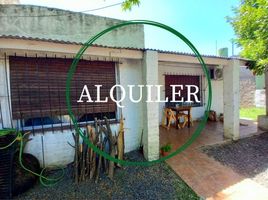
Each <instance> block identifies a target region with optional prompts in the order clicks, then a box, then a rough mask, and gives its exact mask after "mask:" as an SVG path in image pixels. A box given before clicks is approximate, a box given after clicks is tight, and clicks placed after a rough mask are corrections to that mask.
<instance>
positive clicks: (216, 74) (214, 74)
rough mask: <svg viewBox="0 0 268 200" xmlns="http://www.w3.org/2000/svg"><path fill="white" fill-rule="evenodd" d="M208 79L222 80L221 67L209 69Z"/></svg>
mask: <svg viewBox="0 0 268 200" xmlns="http://www.w3.org/2000/svg"><path fill="white" fill-rule="evenodd" d="M209 74H210V79H211V80H222V79H223V67H222V66H216V67H213V68H210V69H209Z"/></svg>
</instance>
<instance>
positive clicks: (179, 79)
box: [165, 75, 202, 107]
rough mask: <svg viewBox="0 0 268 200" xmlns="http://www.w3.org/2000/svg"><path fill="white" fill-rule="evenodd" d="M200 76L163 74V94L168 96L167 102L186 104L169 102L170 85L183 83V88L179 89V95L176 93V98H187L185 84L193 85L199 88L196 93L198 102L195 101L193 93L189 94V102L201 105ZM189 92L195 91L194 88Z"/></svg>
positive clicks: (171, 104)
mask: <svg viewBox="0 0 268 200" xmlns="http://www.w3.org/2000/svg"><path fill="white" fill-rule="evenodd" d="M201 80H202V77H201V76H192V75H165V96H166V97H168V99H169V102H167V104H168V105H169V106H175V104H186V103H173V102H172V103H171V102H170V101H171V99H172V87H171V86H170V85H183V90H181V95H180V97H179V96H178V95H176V100H181V98H182V97H183V98H184V101H186V100H187V90H186V87H185V86H186V85H195V86H197V87H198V88H199V92H198V93H197V94H196V96H197V98H198V99H199V100H200V102H196V101H195V98H194V96H193V95H191V101H193V103H191V105H192V106H195V107H197V106H202V84H201ZM191 92H195V89H194V88H191Z"/></svg>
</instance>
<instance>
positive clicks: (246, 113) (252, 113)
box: [240, 107, 265, 121]
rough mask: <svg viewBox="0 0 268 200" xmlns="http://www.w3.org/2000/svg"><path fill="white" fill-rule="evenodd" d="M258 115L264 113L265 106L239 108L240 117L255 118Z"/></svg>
mask: <svg viewBox="0 0 268 200" xmlns="http://www.w3.org/2000/svg"><path fill="white" fill-rule="evenodd" d="M258 115H265V108H256V107H252V108H240V118H247V119H252V120H255V121H256V120H257V118H258Z"/></svg>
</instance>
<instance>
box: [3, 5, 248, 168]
mask: <svg viewBox="0 0 268 200" xmlns="http://www.w3.org/2000/svg"><path fill="white" fill-rule="evenodd" d="M26 16H27V17H26ZM29 16H31V17H29ZM119 22H121V21H120V20H115V19H109V18H105V17H98V16H93V15H86V14H82V13H75V12H70V11H64V10H59V9H54V8H45V7H37V6H24V5H16V6H15V5H1V6H0V26H1V29H0V56H1V57H0V88H1V90H0V103H1V104H0V112H1V115H0V128H7V127H15V128H18V129H21V130H24V131H31V133H32V134H31V138H32V140H31V141H29V142H28V143H27V146H26V149H25V151H27V152H30V153H32V154H34V155H35V156H36V157H37V158H38V159H39V160H40V162H41V163H43V164H44V165H47V166H48V165H56V164H61V165H63V164H67V163H69V162H71V161H72V160H73V155H74V150H73V148H72V147H70V146H69V144H68V142H69V143H73V138H72V132H74V129H73V126H72V123H71V121H70V119H69V117H68V112H67V108H66V102H65V83H66V78H67V72H68V69H69V67H70V64H71V62H72V59H73V57H74V56H75V55H76V53H77V52H78V50H79V48H80V47H81V45H82V44H83V43H84V42H85V41H87V40H88V39H89V38H90V37H91V36H93V35H95V34H96V33H98V32H99V31H101V30H103V29H105V28H108V27H110V26H111V25H113V24H117V23H119ZM203 58H204V61H205V63H206V64H207V66H208V68H217V67H219V66H221V67H222V68H223V71H222V73H223V79H222V78H221V79H214V80H212V89H213V92H212V99H213V101H212V107H211V109H213V110H215V111H216V112H217V113H218V114H219V113H223V112H224V113H225V114H224V116H225V123H224V130H225V136H226V137H229V138H233V139H238V138H239V129H238V128H239V68H240V65H245V62H246V60H242V59H230V58H226V57H216V56H204V57H203ZM223 83H224V84H223ZM84 84H88V85H89V86H90V88H89V90H90V91H91V92H92V91H93V92H92V93H94V88H93V87H92V85H95V84H102V85H103V92H102V93H101V99H103V98H104V97H105V96H108V95H109V88H111V86H112V85H114V84H120V85H122V86H124V87H125V88H127V85H129V84H132V85H138V84H141V85H156V84H162V85H164V87H163V89H162V90H161V97H162V99H164V97H168V96H169V95H170V92H169V88H168V87H166V86H167V85H168V84H183V85H186V84H193V85H196V86H198V87H199V88H201V90H200V92H199V93H198V97H199V98H200V99H201V102H200V103H198V104H195V105H193V109H192V116H193V118H194V119H198V118H200V117H202V116H203V115H204V111H205V109H206V106H207V105H206V102H207V99H208V83H207V81H206V79H205V76H204V73H203V71H202V69H201V66H200V64H199V62H198V60H197V59H196V57H195V56H194V55H192V54H184V53H178V52H166V51H161V50H150V49H145V48H144V29H143V26H142V25H132V26H127V27H124V28H121V29H118V30H115V31H113V32H111V33H109V34H108V35H107V36H105V37H103V38H101V39H100V40H98V41H97V42H96V44H95V45H94V46H93V47H91V48H89V49H88V50H87V51H86V52H85V53H84V55H83V59H82V60H81V61H80V62H79V64H78V68H77V71H76V73H75V76H74V78H73V81H72V87H71V96H72V107H73V111H74V113H75V115H76V117H77V120H78V122H79V124H80V125H81V126H82V127H85V126H86V125H87V124H90V123H92V120H93V118H94V117H98V118H102V117H103V116H104V115H106V116H108V117H109V118H110V119H111V122H113V123H112V129H113V131H115V130H117V129H118V119H119V116H120V114H121V113H122V114H123V116H124V118H125V127H126V130H125V150H126V151H127V152H128V151H132V150H134V149H137V148H138V147H139V145H140V141H141V136H142V132H143V144H144V153H145V157H146V158H147V159H148V160H153V159H157V158H158V156H159V124H160V122H161V118H162V112H163V108H164V107H165V103H146V102H145V100H143V101H142V102H140V103H132V102H131V101H130V100H129V99H128V98H126V99H125V100H124V101H123V102H122V106H125V107H124V108H123V109H122V108H119V107H117V106H116V104H115V103H113V102H111V101H109V102H108V103H99V104H97V103H91V104H79V105H78V104H77V102H76V100H78V98H79V95H80V93H81V91H82V88H83V85H84ZM152 94H153V95H152V98H153V100H156V93H155V92H153V93H152ZM126 95H127V96H128V92H127V93H126ZM147 95H148V93H146V92H144V95H143V97H144V98H146V96H147ZM117 96H118V97H120V92H118V91H117ZM182 96H185V93H182ZM95 97H96V96H92V98H95ZM134 97H137V98H138V97H139V90H138V89H137V88H135V90H134Z"/></svg>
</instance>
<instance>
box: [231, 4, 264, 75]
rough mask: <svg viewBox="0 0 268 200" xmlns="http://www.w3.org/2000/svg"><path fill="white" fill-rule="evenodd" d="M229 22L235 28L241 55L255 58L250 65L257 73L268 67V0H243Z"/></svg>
mask: <svg viewBox="0 0 268 200" xmlns="http://www.w3.org/2000/svg"><path fill="white" fill-rule="evenodd" d="M234 14H235V16H234V17H229V18H228V19H229V22H230V23H231V25H232V26H233V28H234V31H235V34H236V36H237V38H236V39H235V41H236V43H237V44H238V45H239V46H240V47H242V51H241V56H243V57H246V58H249V59H252V60H254V61H255V62H253V63H251V64H250V65H249V68H250V69H251V70H253V73H255V74H262V73H263V72H264V71H265V69H267V68H268V1H267V0H241V4H240V6H239V7H237V8H235V9H234Z"/></svg>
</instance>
